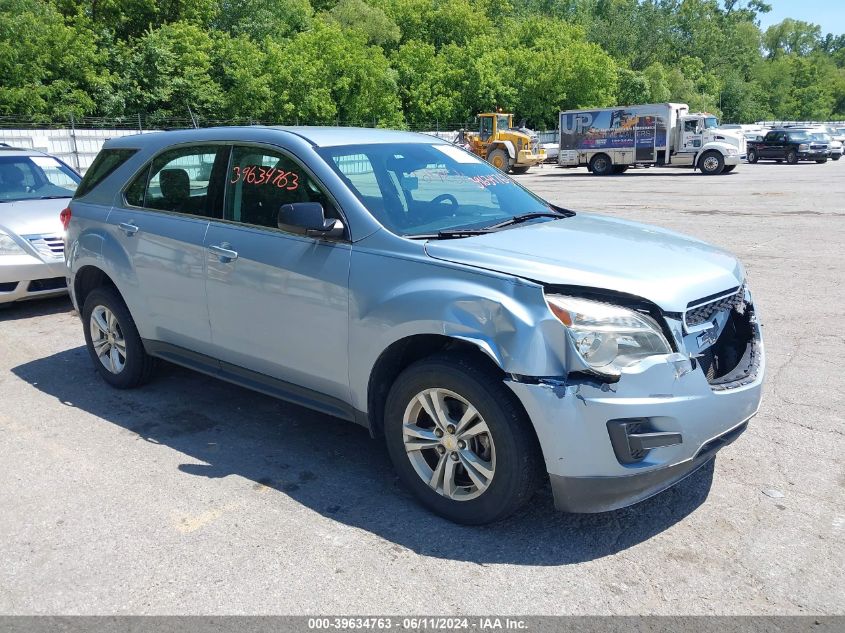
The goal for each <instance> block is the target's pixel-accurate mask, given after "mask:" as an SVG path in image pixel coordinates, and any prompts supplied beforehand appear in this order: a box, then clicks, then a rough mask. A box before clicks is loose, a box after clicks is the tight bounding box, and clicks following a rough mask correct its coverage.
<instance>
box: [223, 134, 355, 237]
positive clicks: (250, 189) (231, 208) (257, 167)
mask: <svg viewBox="0 0 845 633" xmlns="http://www.w3.org/2000/svg"><path fill="white" fill-rule="evenodd" d="M226 178H227V184H226V204H225V209H224V215H223V217H224V218H225V219H226V220H230V221H232V222H241V223H243V224H251V225H254V226H263V227H270V228H278V216H279V209H280V208H281V206H282V205H285V204H292V203H294V202H319V203H320V204H322V205H323V210H324V211H325V214H326V217H327V218H328V217H333V218H337V217H338V214H337V212H336V211H335V210H334V207H333V205H332V204H331V202H330V200H329V198H328V196H327V195H326V194H325V193H323V190H322V189H321V188H320V186H319V185H318V184H317V183H316V182H315V181H314V180H313V179H312V178H311V177H310V176H309V175H308V173H307V172H306V171H305V170H304V169H303V168H302V167H301V166H300V165H299V164H298V163H297V162H296V161H294V160H293V159H291V158H289V157H288V156H285V155H284V154H282V153H280V152H277V151H275V150H269V149H263V148H260V147H235V148H234V149H233V150H232V160H231V163H230V165H229V172H228V174H227V176H226Z"/></svg>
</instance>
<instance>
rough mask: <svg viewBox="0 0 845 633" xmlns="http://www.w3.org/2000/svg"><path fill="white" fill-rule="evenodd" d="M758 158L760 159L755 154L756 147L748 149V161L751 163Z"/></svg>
mask: <svg viewBox="0 0 845 633" xmlns="http://www.w3.org/2000/svg"><path fill="white" fill-rule="evenodd" d="M758 160H760V157H759V156H758V155H757V150H756V149H750V150H748V162H749V163H751V164H752V165H753V164H754V163H756V162H757V161H758Z"/></svg>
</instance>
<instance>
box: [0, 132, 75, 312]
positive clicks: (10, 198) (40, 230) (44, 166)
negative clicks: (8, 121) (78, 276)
mask: <svg viewBox="0 0 845 633" xmlns="http://www.w3.org/2000/svg"><path fill="white" fill-rule="evenodd" d="M79 181H80V177H79V174H77V173H76V172H75V171H74V170H73V169H71V168H70V167H69V166H68V165H66V164H65V163H63V162H62V161H60V160H59V159H58V158H55V157H53V156H49V155H48V154H44V153H42V152H38V151H35V150H22V149H15V148H11V147H0V304H5V303H11V302H13V301H20V300H23V299H34V298H37V297H45V296H54V295H60V294H63V293H65V292H67V283H66V279H65V273H66V268H65V260H64V230H63V228H62V223H61V220H60V219H59V216H60V214H61V212H62V209H64V208H65V207H67V205H68V203H69V202H70V199H71V197H72V196H73V194H74V192H75V191H76V187H77V185H78V184H79Z"/></svg>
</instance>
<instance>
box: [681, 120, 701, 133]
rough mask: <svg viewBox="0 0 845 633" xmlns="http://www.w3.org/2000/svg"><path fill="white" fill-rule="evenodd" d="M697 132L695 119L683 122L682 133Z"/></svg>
mask: <svg viewBox="0 0 845 633" xmlns="http://www.w3.org/2000/svg"><path fill="white" fill-rule="evenodd" d="M697 131H698V120H697V119H689V120H687V121H684V132H692V133H695V132H697Z"/></svg>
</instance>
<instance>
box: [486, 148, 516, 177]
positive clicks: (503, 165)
mask: <svg viewBox="0 0 845 633" xmlns="http://www.w3.org/2000/svg"><path fill="white" fill-rule="evenodd" d="M487 162H488V163H490V164H491V165H493V167H495V168H496V169H498V170H499V171H503V172H505V173H508V172H509V171H510V169H511V157H510V156H508V153H507V152H506V151H505V150H503V149H502V148H500V147H498V148H496V149H494V150H492V151H491V152H490V153H489V154H487Z"/></svg>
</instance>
